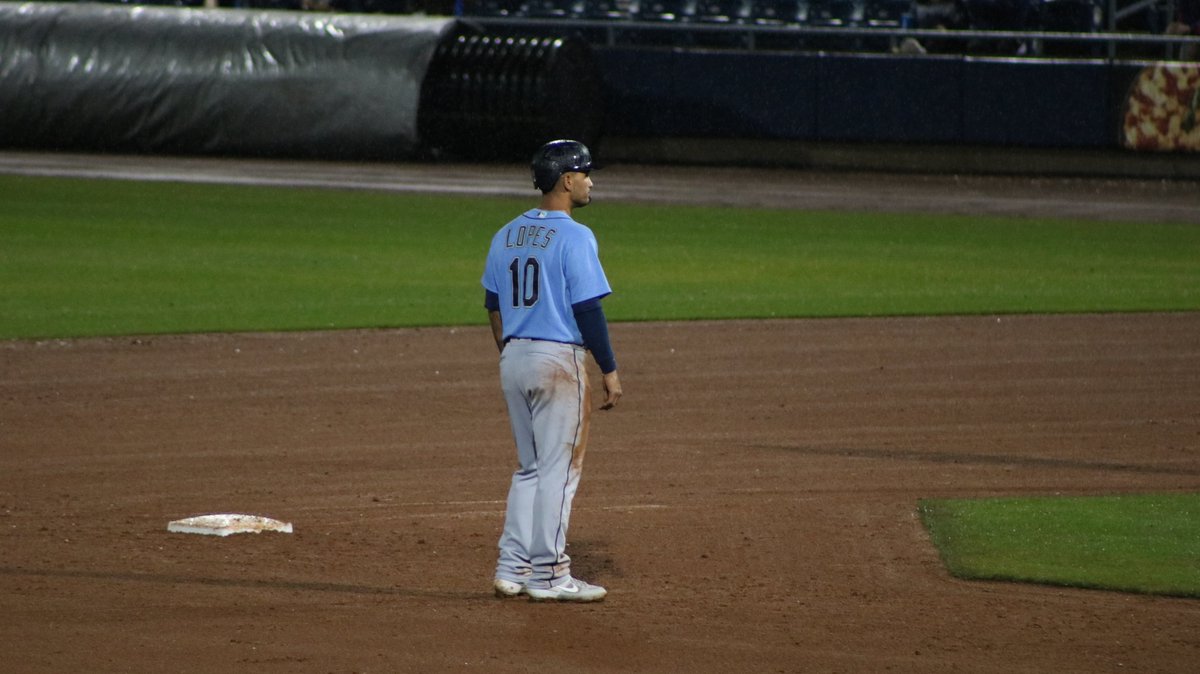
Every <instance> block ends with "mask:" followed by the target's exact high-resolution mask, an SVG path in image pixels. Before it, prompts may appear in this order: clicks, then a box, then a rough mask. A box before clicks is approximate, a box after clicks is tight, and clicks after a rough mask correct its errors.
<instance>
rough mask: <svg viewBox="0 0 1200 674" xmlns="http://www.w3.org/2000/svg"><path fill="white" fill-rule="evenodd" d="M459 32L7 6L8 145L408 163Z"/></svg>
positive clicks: (434, 26) (349, 22)
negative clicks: (424, 86) (432, 87)
mask: <svg viewBox="0 0 1200 674" xmlns="http://www.w3.org/2000/svg"><path fill="white" fill-rule="evenodd" d="M453 23H454V20H453V19H452V18H444V17H396V16H379V15H361V14H360V15H347V14H326V13H304V12H283V11H252V10H225V9H175V8H157V7H128V6H122V5H100V4H49V3H9V2H0V146H10V147H12V146H16V147H39V148H86V149H96V150H113V151H138V152H178V153H222V154H270V155H293V156H313V157H318V156H319V157H360V156H372V157H402V156H404V155H406V154H408V153H410V152H412V151H413V150H414V149H415V147H416V145H417V141H418V138H417V109H418V105H419V103H420V93H421V82H422V79H423V78H424V76H425V72H426V69H427V68H428V66H429V61H430V58H431V57H432V55H433V52H434V49H435V48H436V47H437V44H438V41H439V40H440V39H441V38H442V37H443V35H445V33H446V32H447V31H449V30H450V28H451V26H452V25H453Z"/></svg>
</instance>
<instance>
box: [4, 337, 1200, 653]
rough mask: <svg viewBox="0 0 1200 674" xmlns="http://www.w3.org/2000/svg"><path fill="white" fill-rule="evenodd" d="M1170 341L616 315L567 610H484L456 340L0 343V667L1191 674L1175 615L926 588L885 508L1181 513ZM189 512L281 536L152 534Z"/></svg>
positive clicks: (1179, 419) (1117, 597)
mask: <svg viewBox="0 0 1200 674" xmlns="http://www.w3.org/2000/svg"><path fill="white" fill-rule="evenodd" d="M1197 335H1200V314H1196V313H1181V314H1134V315H1082V316H1054V317H1044V316H1020V317H1008V316H1001V317H996V316H981V317H966V318H891V319H842V320H779V321H770V322H752V321H730V322H701V323H644V324H616V325H614V326H613V339H614V345H615V346H616V348H617V353H618V354H619V358H620V363H621V369H622V383H623V384H624V385H625V393H626V396H625V398H624V399H623V400H622V402H621V404H620V406H619V407H618V408H617V409H616V410H614V411H611V412H604V413H597V415H596V417H595V419H594V423H593V426H592V442H591V446H590V448H589V451H588V458H587V461H586V464H585V467H584V477H583V482H582V485H581V488H580V492H579V496H578V498H577V501H576V510H575V515H574V517H573V518H572V527H573V528H572V531H571V546H570V553H571V555H572V557H573V559H574V567H575V571H576V573H578V575H579V576H580V577H582V578H584V579H586V580H589V581H594V582H597V583H600V584H603V585H605V586H606V587H608V588H609V591H610V594H609V596H608V598H607V600H606V601H605V602H604V603H603V604H600V605H597V606H575V605H549V606H547V605H539V604H534V603H529V602H526V601H515V602H514V601H508V602H505V601H500V600H497V599H494V598H493V597H492V594H491V587H490V578H491V572H492V567H493V564H494V561H495V543H496V539H497V537H498V535H499V532H500V528H501V525H502V518H503V509H504V503H503V499H504V497H505V493H506V490H507V482H508V475H509V473H510V472H511V470H512V469H513V467H514V461H515V458H514V456H513V448H512V440H511V438H510V435H509V431H508V427H507V423H508V422H507V415H506V414H505V412H504V410H503V402H502V399H501V396H500V394H499V390H498V386H499V384H498V375H497V371H496V354H495V349H494V346H493V345H492V342H491V338H490V336H489V333H488V331H487V329H486V328H485V327H482V326H480V327H470V328H457V329H451V328H431V329H415V330H386V331H344V332H318V333H296V334H282V335H280V334H233V335H199V336H172V337H141V338H119V339H89V340H79V341H47V342H28V341H22V342H0V443H2V444H3V449H2V451H0V597H2V601H3V618H2V619H0V649H2V650H3V652H4V656H3V663H4V664H3V665H2V666H0V669H3V670H4V671H13V672H84V671H87V672H110V671H111V672H116V671H122V672H124V671H138V672H151V671H153V672H160V671H187V672H232V671H244V672H375V671H379V672H443V671H485V672H527V671H555V672H624V671H628V672H698V671H705V672H831V671H840V672H878V671H914V672H928V671H947V672H949V671H953V672H965V671H971V672H979V671H983V672H989V671H990V672H1005V673H1009V672H1018V671H1028V672H1066V671H1071V672H1117V671H1120V672H1189V671H1194V669H1195V667H1196V663H1197V662H1200V602H1198V601H1195V600H1186V599H1172V598H1163V597H1148V596H1136V595H1129V594H1121V593H1115V592H1099V591H1087V590H1072V589H1064V588H1055V587H1042V586H1035V585H1021V584H1005V583H980V582H965V581H959V580H956V579H953V578H951V577H949V576H948V575H947V573H946V572H945V570H944V569H943V568H942V565H941V564H940V562H939V560H938V558H937V555H936V552H935V551H934V549H933V547H932V546H931V545H930V543H929V541H928V540H927V537H926V535H925V533H924V531H923V530H922V528H921V525H920V523H919V521H918V519H917V516H916V504H917V499H919V498H922V497H970V496H996V495H1028V494H1112V493H1129V492H1145V491H1176V490H1196V489H1198V488H1200V456H1198V454H1200V452H1198V450H1200V339H1198V338H1197ZM593 375H595V373H594V372H593ZM598 385H599V381H598V379H597V378H594V379H593V386H598ZM197 512H253V513H264V514H269V515H270V516H271V517H277V518H280V519H281V520H286V521H287V522H292V523H294V524H295V533H294V534H292V535H289V536H266V535H264V536H230V537H228V538H221V537H214V536H180V535H177V534H173V533H169V532H167V531H166V530H165V528H164V526H163V524H164V522H166V521H168V520H174V519H178V518H181V517H186V516H188V515H191V514H194V513H197Z"/></svg>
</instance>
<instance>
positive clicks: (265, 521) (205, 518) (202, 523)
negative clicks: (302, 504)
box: [167, 513, 292, 536]
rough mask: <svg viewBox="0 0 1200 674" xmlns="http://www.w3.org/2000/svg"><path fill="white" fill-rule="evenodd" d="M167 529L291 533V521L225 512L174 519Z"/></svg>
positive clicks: (179, 531) (209, 532)
mask: <svg viewBox="0 0 1200 674" xmlns="http://www.w3.org/2000/svg"><path fill="white" fill-rule="evenodd" d="M167 531H172V532H175V533H177V534H205V535H209V536H228V535H230V534H259V533H262V532H264V531H278V532H280V533H284V534H290V533H292V523H291V522H280V521H279V520H273V519H271V518H269V517H259V516H258V515H237V514H233V513H226V514H220V515H197V516H196V517H189V518H187V519H182V520H175V521H174V522H171V523H169V524H167Z"/></svg>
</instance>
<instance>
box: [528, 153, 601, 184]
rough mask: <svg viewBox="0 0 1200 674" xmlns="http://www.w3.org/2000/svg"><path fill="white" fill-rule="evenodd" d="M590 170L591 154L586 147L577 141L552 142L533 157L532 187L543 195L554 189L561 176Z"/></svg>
mask: <svg viewBox="0 0 1200 674" xmlns="http://www.w3.org/2000/svg"><path fill="white" fill-rule="evenodd" d="M591 170H592V153H591V151H590V150H588V149H587V146H586V145H584V144H583V143H580V142H579V141H577V140H552V141H550V142H549V143H546V144H545V145H543V146H542V147H541V149H540V150H538V151H537V154H535V155H533V186H534V187H536V188H538V189H539V190H541V191H542V193H543V194H545V193H546V192H549V191H550V190H552V189H554V185H555V184H556V183H557V182H558V178H559V176H561V175H562V174H564V173H571V172H572V171H578V172H580V173H590V172H591Z"/></svg>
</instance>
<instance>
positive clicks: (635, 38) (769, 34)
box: [463, 16, 1200, 60]
mask: <svg viewBox="0 0 1200 674" xmlns="http://www.w3.org/2000/svg"><path fill="white" fill-rule="evenodd" d="M463 19H465V20H467V21H471V22H475V23H478V24H480V25H482V26H484V27H485V28H486V29H487V30H488V31H489V32H492V33H496V32H497V30H500V31H503V32H508V33H517V32H534V33H542V32H553V33H557V34H578V35H581V36H583V37H584V38H585V39H587V40H588V41H589V42H591V43H592V44H593V45H595V46H605V47H615V46H624V45H639V46H649V47H654V46H659V47H672V48H687V47H697V48H709V49H736V50H748V51H755V50H760V49H781V48H782V49H795V50H811V51H830V52H846V51H852V52H875V53H903V54H906V55H910V56H920V55H923V54H924V53H926V52H923V51H914V50H912V49H909V50H905V49H904V48H903V45H904V43H905V41H906V40H913V41H915V42H916V43H917V44H918V45H921V46H922V49H924V45H926V44H933V43H936V44H938V45H939V46H940V47H939V49H938V51H937V53H938V54H943V55H944V54H958V55H980V56H1011V57H1014V58H1021V57H1026V58H1038V57H1046V56H1054V57H1063V56H1078V57H1081V58H1103V59H1109V60H1146V59H1150V60H1175V59H1179V58H1180V57H1181V56H1180V55H1181V53H1183V52H1184V50H1185V49H1187V48H1189V47H1190V48H1191V49H1193V50H1196V51H1197V52H1200V36H1190V35H1188V36H1181V35H1155V34H1147V33H1119V32H1090V33H1083V32H1053V31H1000V30H970V29H962V30H941V29H927V28H905V27H900V26H873V27H863V26H819V27H818V26H807V25H802V24H777V25H770V24H756V23H732V22H731V23H709V22H703V21H639V20H636V19H615V20H613V19H604V20H597V19H579V18H548V19H540V18H530V17H511V16H510V17H499V16H464V17H463ZM1010 48H1011V49H1010Z"/></svg>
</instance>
